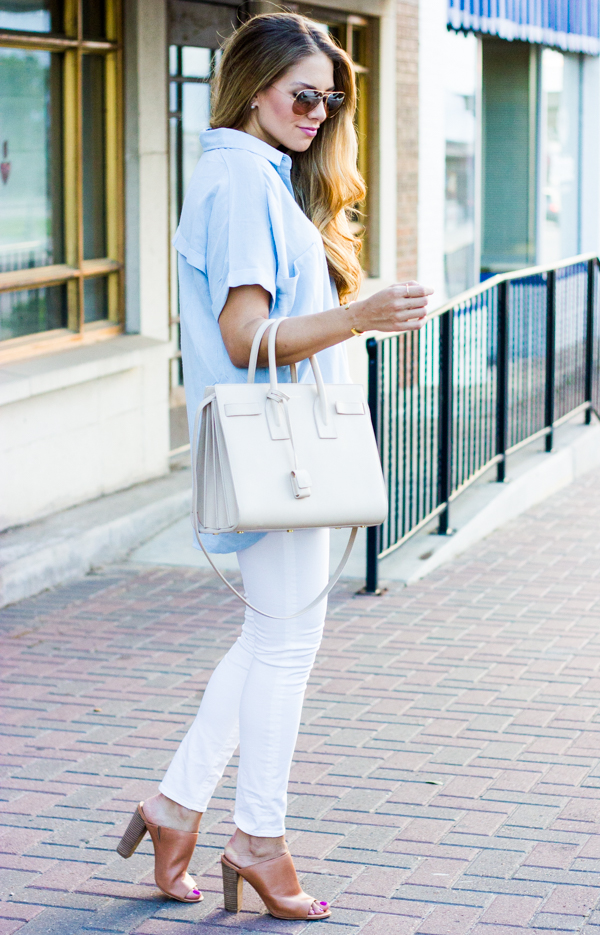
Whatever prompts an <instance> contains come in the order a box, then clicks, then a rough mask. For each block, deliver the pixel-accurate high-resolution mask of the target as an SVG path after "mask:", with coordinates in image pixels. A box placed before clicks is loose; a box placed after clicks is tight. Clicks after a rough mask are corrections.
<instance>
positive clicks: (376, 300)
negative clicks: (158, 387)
mask: <svg viewBox="0 0 600 935" xmlns="http://www.w3.org/2000/svg"><path fill="white" fill-rule="evenodd" d="M431 292H432V290H431V289H428V288H427V287H424V286H421V285H419V283H403V284H401V286H390V287H389V288H388V289H383V290H382V291H381V292H378V293H376V295H374V296H371V297H370V298H369V299H363V300H357V301H355V302H352V303H350V306H349V308H340V307H338V308H331V309H328V310H327V311H325V312H316V313H314V314H312V315H299V316H292V317H290V318H287V319H286V320H285V321H284V322H283V323H282V325H281V326H280V328H279V330H278V332H277V363H278V364H279V365H280V366H285V365H286V364H292V363H297V362H298V361H300V360H305V359H306V358H307V357H311V356H312V355H313V354H317V353H318V352H319V351H322V350H325V348H327V347H332V346H333V345H335V344H341V342H342V341H346V340H347V339H348V338H350V337H352V328H356V330H357V331H368V330H379V331H387V332H395V331H414V330H418V329H419V328H420V327H421V326H422V324H423V322H424V319H425V315H426V306H427V298H426V297H427V295H430V294H431ZM269 303H270V296H269V294H268V293H267V292H266V291H265V290H264V289H263V288H262V287H261V286H238V287H237V288H235V289H230V291H229V296H228V298H227V302H226V303H225V307H224V308H223V311H222V312H221V316H220V318H219V325H220V328H221V334H222V336H223V341H224V343H225V347H226V348H227V352H228V354H229V356H230V358H231V361H232V363H233V364H234V365H235V366H236V367H240V368H242V367H247V366H248V362H249V359H250V349H251V347H252V341H253V339H254V335H255V334H256V331H257V329H258V327H259V326H260V324H261V322H263V321H264V320H265V319H266V318H268V315H269ZM267 345H268V337H267V336H266V335H265V337H264V338H263V339H262V341H261V347H260V352H259V355H258V366H259V367H266V366H267V364H268V357H267Z"/></svg>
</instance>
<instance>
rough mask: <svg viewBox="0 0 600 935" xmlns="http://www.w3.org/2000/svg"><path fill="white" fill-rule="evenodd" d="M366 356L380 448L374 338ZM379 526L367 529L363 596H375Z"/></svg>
mask: <svg viewBox="0 0 600 935" xmlns="http://www.w3.org/2000/svg"><path fill="white" fill-rule="evenodd" d="M367 354H368V356H369V388H368V394H369V410H370V412H371V423H372V425H373V431H374V432H375V438H376V440H377V447H378V448H380V446H381V439H380V437H379V345H378V342H377V341H376V340H375V338H368V339H367ZM380 538H381V526H369V527H367V580H366V585H365V588H364V590H363V593H364V594H377V593H378V587H377V577H378V570H379V569H378V563H379V542H380Z"/></svg>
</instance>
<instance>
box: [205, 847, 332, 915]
mask: <svg viewBox="0 0 600 935" xmlns="http://www.w3.org/2000/svg"><path fill="white" fill-rule="evenodd" d="M221 868H222V871H223V896H224V897H225V908H226V909H227V911H228V912H239V911H240V909H241V908H242V887H243V885H244V880H246V882H247V883H249V884H250V886H251V887H252V888H253V889H254V890H256V892H257V893H258V895H259V896H260V898H261V899H262V901H263V902H264V904H265V906H266V907H267V912H269V913H270V914H271V915H272V916H274V917H275V918H276V919H289V920H293V919H303V920H305V921H306V922H319V921H321V920H322V919H328V918H329V916H330V915H331V910H330V909H329V904H328V903H326V902H322V903H319V906H320V907H321V912H319V913H313V914H312V915H309V913H310V910H311V907H312V905H313V903H314V902H315V901H316V900H314V899H313V898H312V896H309V895H308V893H305V892H304V890H303V889H302V887H301V886H300V883H299V882H298V877H297V876H296V870H295V869H294V862H293V860H292V858H291V856H290V854H289V852H286V853H285V854H281V855H280V856H279V857H273V858H270V859H269V860H261V861H259V862H258V863H256V864H251V865H250V866H249V867H237V866H235V865H234V864H232V863H231V861H229V860H227V858H226V857H225V855H224V854H223V856H222V857H221Z"/></svg>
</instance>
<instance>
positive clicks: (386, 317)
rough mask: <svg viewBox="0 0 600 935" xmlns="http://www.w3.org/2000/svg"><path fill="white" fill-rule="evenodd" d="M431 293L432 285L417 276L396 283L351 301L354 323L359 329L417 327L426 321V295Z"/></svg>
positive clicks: (385, 329) (412, 328)
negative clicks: (426, 284)
mask: <svg viewBox="0 0 600 935" xmlns="http://www.w3.org/2000/svg"><path fill="white" fill-rule="evenodd" d="M432 293H433V289H430V288H429V286H422V285H421V283H418V282H415V281H414V279H412V280H411V281H410V282H397V283H394V285H393V286H388V288H387V289H382V290H381V292H376V293H375V295H372V296H371V297H370V298H368V299H360V300H358V301H356V302H352V303H351V304H350V308H349V309H348V315H349V316H350V318H351V320H352V324H351V327H352V328H356V330H357V331H418V330H419V329H420V328H422V327H423V325H424V324H425V316H426V315H427V296H429V295H432Z"/></svg>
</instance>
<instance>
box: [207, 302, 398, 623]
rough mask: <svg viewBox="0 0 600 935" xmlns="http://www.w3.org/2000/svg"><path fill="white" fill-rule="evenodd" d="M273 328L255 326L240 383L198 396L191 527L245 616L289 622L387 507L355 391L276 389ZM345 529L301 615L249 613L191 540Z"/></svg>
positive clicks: (359, 392) (270, 323) (275, 323)
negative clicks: (258, 377) (260, 376)
mask: <svg viewBox="0 0 600 935" xmlns="http://www.w3.org/2000/svg"><path fill="white" fill-rule="evenodd" d="M282 321H283V319H281V318H274V319H273V318H272V319H267V320H266V321H265V322H264V324H261V326H260V327H259V329H258V331H257V332H256V335H255V337H254V341H253V343H252V350H251V353H250V362H249V366H248V382H247V383H221V384H218V385H217V386H211V387H207V388H206V392H205V397H204V399H203V401H202V402H201V403H200V405H199V406H198V410H197V412H196V419H195V424H194V438H193V444H192V475H193V496H192V525H193V527H194V530H195V533H196V538H197V540H198V544H199V545H200V548H201V549H202V551H203V552H204V554H205V555H206V557H207V558H208V560H209V562H210V564H211V565H212V567H213V569H214V570H215V571H216V573H217V574H218V576H219V577H220V578H221V580H222V581H223V582H224V583H225V584H226V585H227V587H228V588H230V590H231V591H233V593H234V594H236V595H237V597H239V598H240V600H242V601H243V602H244V604H246V605H247V606H248V607H251V608H252V610H256V611H257V612H258V613H260V614H262V615H263V616H265V617H274V619H291V618H292V617H298V616H300V615H301V614H303V613H306V611H307V610H309V609H311V608H312V607H314V606H316V605H317V604H318V603H320V601H322V600H323V598H324V597H326V595H327V594H328V593H329V591H331V589H332V588H333V586H334V585H335V583H336V581H337V580H338V578H339V576H340V575H341V573H342V570H343V568H344V566H345V564H346V562H347V560H348V558H349V556H350V552H351V551H352V546H353V545H354V540H355V538H356V533H357V530H358V527H360V526H377V525H379V524H380V523H382V522H383V521H384V519H385V517H386V515H387V498H386V493H385V486H384V480H383V474H382V470H381V464H380V460H379V454H378V451H377V444H376V441H375V435H374V433H373V427H372V425H371V416H370V413H369V408H368V406H367V404H366V401H365V398H364V392H363V388H362V386H360V385H359V384H354V383H351V384H339V385H338V384H328V385H325V384H324V383H323V378H322V376H321V371H320V368H319V364H318V361H317V359H316V357H311V358H310V363H311V366H312V370H313V374H314V378H315V382H314V383H298V382H296V373H295V370H296V368H295V365H292V367H291V370H292V383H285V384H282V385H281V386H280V385H279V384H278V383H277V365H276V358H275V338H276V334H277V328H278V327H279V325H280V324H281V322H282ZM267 330H269V344H268V354H269V381H270V382H269V383H255V382H254V377H255V373H256V363H257V359H258V352H259V348H260V343H261V340H262V337H263V335H264V333H265V331H267ZM320 526H327V527H336V528H340V527H352V532H351V534H350V538H349V541H348V545H347V547H346V551H345V552H344V555H343V558H342V560H341V562H340V564H339V565H338V567H337V569H336V570H335V572H334V574H333V576H332V578H331V579H330V581H329V584H328V585H327V587H326V588H325V589H324V590H323V591H322V592H321V593H320V594H319V596H318V597H317V598H315V600H314V601H312V602H311V603H310V604H309V605H308V606H307V607H304V608H303V609H302V610H300V611H298V612H297V613H295V614H290V615H289V618H288V617H286V618H277V617H276V616H275V615H273V614H267V613H265V612H264V611H262V610H260V609H259V608H257V607H254V606H253V605H252V604H250V603H249V602H248V601H247V600H246V599H245V598H244V597H243V595H242V594H240V593H239V591H237V590H236V589H235V588H234V587H233V585H232V584H230V582H229V581H227V579H226V578H225V577H224V576H223V575H222V574H221V572H220V571H219V569H218V568H216V566H215V564H214V562H213V561H212V559H211V557H210V555H209V553H208V552H207V551H206V548H205V547H204V544H203V543H202V539H201V536H200V534H201V533H213V534H217V535H218V534H219V533H224V532H229V533H231V532H240V533H241V532H257V531H260V532H263V531H264V532H270V531H273V530H284V529H285V530H288V531H292V530H294V529H303V528H314V527H320Z"/></svg>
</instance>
